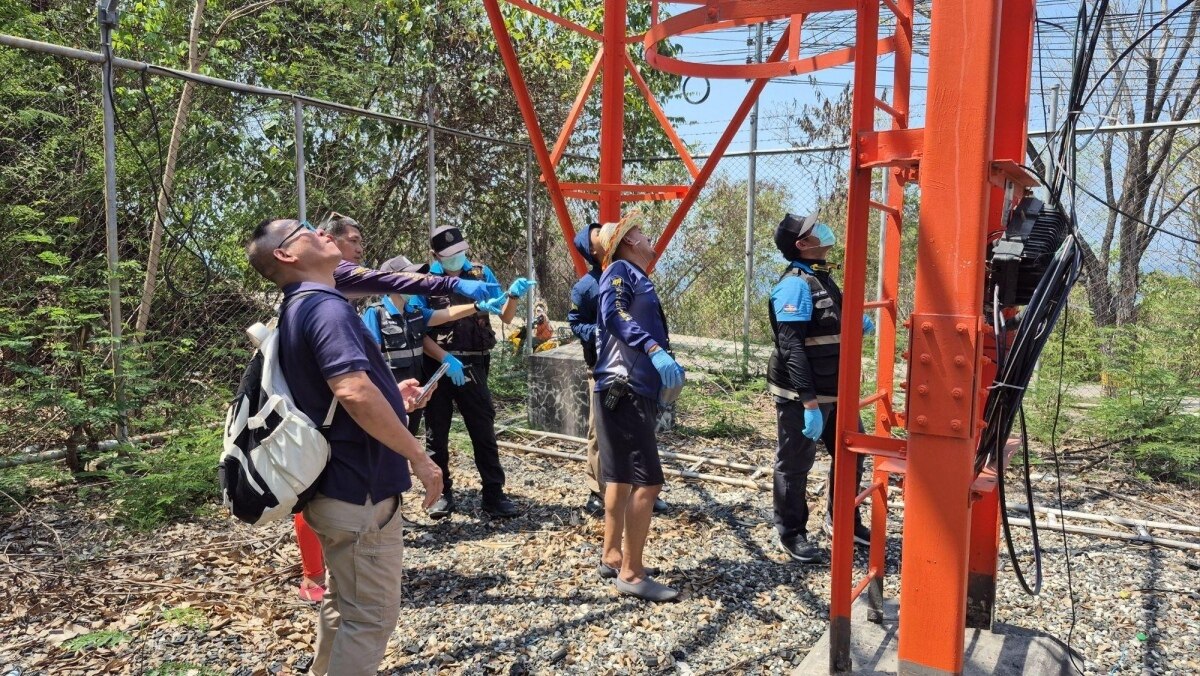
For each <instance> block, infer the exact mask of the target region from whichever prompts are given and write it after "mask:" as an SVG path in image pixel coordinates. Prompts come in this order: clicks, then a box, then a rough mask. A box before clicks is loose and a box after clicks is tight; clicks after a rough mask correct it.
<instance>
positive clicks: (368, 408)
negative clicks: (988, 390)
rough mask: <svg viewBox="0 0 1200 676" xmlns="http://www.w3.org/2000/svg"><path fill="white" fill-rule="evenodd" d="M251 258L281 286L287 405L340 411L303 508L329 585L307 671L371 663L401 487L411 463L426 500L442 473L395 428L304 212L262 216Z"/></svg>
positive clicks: (331, 250)
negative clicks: (297, 216) (290, 401)
mask: <svg viewBox="0 0 1200 676" xmlns="http://www.w3.org/2000/svg"><path fill="white" fill-rule="evenodd" d="M246 255H247V258H248V259H249V261H250V264H251V265H252V266H253V267H254V269H255V270H257V271H258V272H259V273H260V274H261V275H263V276H264V277H266V278H267V279H269V280H271V281H272V282H274V283H275V284H276V285H277V286H278V287H279V288H280V289H282V290H283V293H284V301H283V309H282V311H281V313H280V318H279V341H280V345H279V354H280V369H281V370H282V371H283V374H284V376H285V377H286V378H287V382H288V387H289V389H290V390H291V392H292V396H293V398H294V399H295V402H296V405H297V406H298V407H299V408H300V410H301V411H303V412H304V413H305V414H306V415H308V417H309V418H310V419H312V420H321V419H323V418H324V416H325V412H326V411H328V410H329V406H330V404H331V401H332V399H333V398H334V397H336V398H337V402H338V410H337V412H336V414H335V415H334V418H333V422H332V424H331V425H330V428H329V431H328V432H327V433H326V437H327V438H328V439H329V445H330V451H331V452H330V458H329V465H328V467H327V468H326V470H325V473H324V475H323V476H322V477H321V480H320V482H319V483H318V484H317V495H316V497H314V498H313V499H312V501H311V502H309V503H308V505H307V506H306V507H305V508H304V517H305V520H306V521H307V522H308V524H309V525H310V526H311V527H312V529H313V530H314V531H316V533H317V537H318V538H319V539H320V542H321V548H322V549H323V550H324V552H325V562H326V568H327V570H328V588H327V590H326V593H325V597H324V600H323V601H322V604H321V611H320V623H319V625H318V627H317V640H316V656H315V657H314V659H313V664H312V667H311V673H314V674H329V673H332V674H338V675H339V676H340V675H342V674H348V675H357V674H374V673H376V671H377V669H378V667H379V663H380V661H381V660H382V659H383V654H384V650H385V649H386V648H387V640H388V637H389V636H390V635H391V633H392V631H393V630H394V629H395V627H396V620H397V618H398V617H399V616H400V583H401V577H402V571H401V568H402V565H401V564H402V562H403V553H404V542H403V539H402V538H401V524H402V522H403V519H402V518H401V515H400V494H401V493H403V492H404V491H405V490H407V489H408V488H409V487H410V486H411V485H412V482H411V479H410V477H409V470H408V467H409V463H411V465H412V471H413V473H414V474H416V475H417V478H418V479H420V481H421V483H422V484H423V485H424V487H425V500H424V507H425V508H426V509H428V508H429V506H430V505H432V504H433V503H434V502H435V501H436V500H437V499H438V496H439V495H440V494H441V491H442V473H441V470H440V469H438V467H437V465H436V464H434V463H433V461H431V460H430V459H429V457H428V456H427V455H425V453H424V451H423V449H422V448H421V445H420V444H419V443H418V442H417V440H416V439H414V438H413V436H412V434H411V433H409V431H408V429H407V428H406V427H405V420H406V418H405V413H404V401H405V397H406V396H407V397H413V396H415V394H416V392H415V391H410V392H407V393H402V392H401V391H400V389H399V388H398V387H397V386H396V382H395V380H393V379H392V374H391V371H390V370H389V369H388V366H387V363H386V362H384V360H383V355H382V354H381V353H380V351H379V349H378V348H377V347H376V346H375V342H374V340H372V338H371V335H370V333H368V332H367V329H366V327H365V326H364V325H363V323H362V322H361V321H360V320H359V319H358V315H357V314H356V313H355V312H354V308H353V307H352V306H351V305H350V303H349V302H348V301H347V300H346V297H345V296H343V295H342V294H341V293H339V292H338V291H337V290H335V288H334V286H335V282H334V270H335V269H336V268H337V266H338V263H339V262H340V261H341V257H342V256H341V252H340V251H339V250H338V247H337V245H336V244H335V243H334V241H333V239H332V238H331V237H330V236H328V235H326V234H325V233H324V232H322V231H320V230H317V229H315V228H313V227H312V226H311V225H309V224H308V223H306V222H303V221H296V220H291V219H274V220H272V219H268V220H265V221H263V222H261V223H259V224H258V226H257V227H256V228H255V229H254V233H253V234H252V235H251V238H250V242H249V243H248V244H247V245H246Z"/></svg>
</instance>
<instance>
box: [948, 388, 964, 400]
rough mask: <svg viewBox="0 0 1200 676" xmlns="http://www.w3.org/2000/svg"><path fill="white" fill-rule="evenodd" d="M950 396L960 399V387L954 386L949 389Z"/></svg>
mask: <svg viewBox="0 0 1200 676" xmlns="http://www.w3.org/2000/svg"><path fill="white" fill-rule="evenodd" d="M950 396H952V397H954V398H955V399H962V388H961V387H956V388H954V389H953V390H950Z"/></svg>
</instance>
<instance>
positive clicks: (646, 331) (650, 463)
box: [592, 217, 684, 601]
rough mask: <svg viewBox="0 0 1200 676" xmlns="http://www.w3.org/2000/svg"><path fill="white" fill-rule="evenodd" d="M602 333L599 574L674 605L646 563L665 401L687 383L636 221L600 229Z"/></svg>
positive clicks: (658, 485) (595, 399)
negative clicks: (673, 350) (673, 351)
mask: <svg viewBox="0 0 1200 676" xmlns="http://www.w3.org/2000/svg"><path fill="white" fill-rule="evenodd" d="M598 243H599V245H600V247H601V249H602V250H603V252H604V253H603V259H602V261H603V263H604V264H605V270H604V274H603V275H602V276H601V277H600V310H599V319H600V322H599V323H600V335H599V339H598V354H597V357H596V369H595V372H594V375H595V381H596V385H595V392H594V394H593V396H592V410H593V411H595V413H596V437H597V440H598V442H599V444H600V472H601V474H602V475H603V478H604V483H605V493H604V551H603V553H602V554H601V558H600V564H599V566H598V571H599V573H600V576H601V577H603V578H612V580H613V583H614V585H615V586H616V587H617V590H618V591H620V592H621V593H622V594H628V595H630V596H636V597H638V598H642V599H645V600H647V601H674V600H675V599H676V598H678V597H679V592H678V591H677V590H675V589H672V588H670V587H668V586H666V585H664V584H661V583H659V582H657V581H655V580H654V578H653V575H654V574H655V573H656V571H654V570H652V569H650V568H647V567H645V566H644V565H643V564H642V552H643V550H644V549H645V546H646V537H647V535H648V534H649V532H650V518H651V516H652V514H653V510H654V500H655V499H656V498H657V497H658V493H659V491H661V490H662V485H663V471H662V462H661V461H660V460H659V457H658V440H657V439H656V438H655V436H654V434H655V428H656V427H657V423H658V404H659V401H663V400H665V398H667V397H669V395H670V394H678V389H677V388H679V387H682V386H683V375H684V374H683V368H682V367H681V366H680V365H679V364H678V363H676V361H675V358H674V357H672V356H671V353H670V350H671V340H670V337H669V335H668V331H667V318H666V316H665V315H663V310H662V304H661V303H659V300H658V293H657V291H655V289H654V283H653V282H651V281H650V277H649V275H647V274H646V268H647V267H649V266H650V264H651V263H652V262H653V261H654V246H653V245H651V244H650V239H649V238H648V237H646V234H645V233H643V232H642V230H641V228H640V227H638V221H637V220H636V218H632V217H631V218H627V219H626V220H623V221H621V222H620V223H607V224H605V225H604V227H602V228H601V229H600V235H599V242H598Z"/></svg>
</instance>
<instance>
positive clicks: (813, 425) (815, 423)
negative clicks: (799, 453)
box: [802, 407, 825, 441]
mask: <svg viewBox="0 0 1200 676" xmlns="http://www.w3.org/2000/svg"><path fill="white" fill-rule="evenodd" d="M824 430H825V414H823V413H821V409H820V407H817V408H805V409H804V431H803V432H802V434H803V435H804V436H806V437H808V438H809V439H812V440H813V441H816V440H817V439H820V438H821V432H823V431H824Z"/></svg>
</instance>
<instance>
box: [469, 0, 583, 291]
mask: <svg viewBox="0 0 1200 676" xmlns="http://www.w3.org/2000/svg"><path fill="white" fill-rule="evenodd" d="M483 5H484V8H486V9H487V15H488V21H489V22H491V24H492V32H493V33H494V34H495V35H496V47H497V49H498V50H499V51H500V58H501V60H502V61H504V69H505V70H506V71H507V72H508V79H509V81H510V82H511V83H512V86H513V95H514V96H516V98H517V107H518V108H519V109H520V110H521V117H522V118H523V119H524V120H525V128H526V129H527V130H528V131H529V143H530V145H532V146H533V154H534V157H535V158H536V159H537V162H538V167H539V168H540V169H541V171H542V177H543V179H544V180H545V182H546V191H547V192H548V193H549V195H550V204H551V206H553V207H554V214H555V216H557V217H558V226H559V228H560V229H561V230H562V234H563V238H564V239H565V240H566V241H567V242H568V243H569V242H570V241H571V240H572V239H574V238H575V228H574V226H572V224H571V212H570V211H568V210H567V203H566V200H564V199H563V194H562V190H560V189H559V187H558V177H557V176H556V175H555V173H554V164H553V163H552V162H551V161H550V152H549V151H548V150H547V149H546V139H545V138H543V137H542V127H541V124H539V123H538V118H537V111H536V110H534V108H533V100H532V99H531V98H530V97H529V88H528V87H527V86H526V85H525V76H524V75H523V74H522V73H521V64H520V62H519V61H518V60H517V53H516V50H514V49H513V45H512V37H511V36H510V35H509V33H508V27H507V26H506V25H505V24H504V16H503V15H502V14H501V13H500V5H499V2H498V0H483ZM567 252H568V253H569V254H570V256H571V260H572V261H573V262H574V263H575V273H576V274H577V275H579V276H583V275H585V274H587V271H588V265H587V263H586V262H585V261H584V260H583V256H582V255H581V254H580V253H579V252H578V251H576V250H575V247H573V246H568V247H567Z"/></svg>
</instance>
